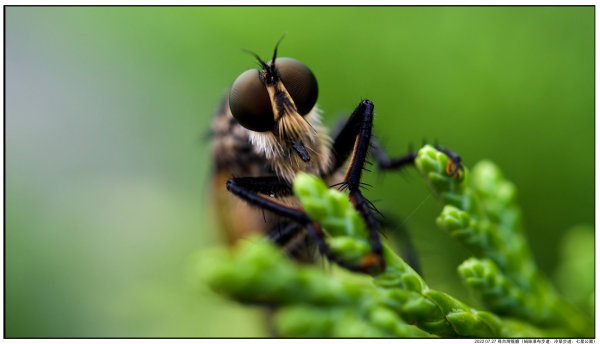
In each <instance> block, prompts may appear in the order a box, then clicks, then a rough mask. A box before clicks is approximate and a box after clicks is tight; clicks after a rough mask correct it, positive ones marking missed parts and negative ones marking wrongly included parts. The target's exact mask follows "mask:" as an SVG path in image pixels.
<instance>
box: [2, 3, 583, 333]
mask: <svg viewBox="0 0 600 344" xmlns="http://www.w3.org/2000/svg"><path fill="white" fill-rule="evenodd" d="M5 14H6V15H5V26H6V33H5V34H6V41H5V44H6V45H5V49H6V50H5V54H6V75H5V77H6V88H5V92H6V98H5V100H6V103H5V105H6V117H5V119H6V138H5V139H6V141H5V144H6V146H5V147H6V184H5V186H6V203H5V206H6V227H5V231H6V232H5V234H6V236H5V238H6V239H5V249H6V250H5V258H6V260H5V264H6V275H5V278H6V284H5V286H6V289H5V293H6V295H5V296H6V299H5V300H6V304H5V307H6V309H5V321H6V328H5V334H6V335H7V336H9V337H20V336H26V337H37V336H40V337H49V336H59V337H67V336H79V337H81V336H93V337H101V336H113V337H114V336H119V337H120V336H153V337H157V336H169V337H171V336H174V337H179V336H202V337H207V336H208V337H210V336H260V335H266V331H265V330H264V329H263V327H262V326H261V322H260V320H261V315H260V314H261V313H260V312H258V311H257V310H253V309H247V308H243V307H241V306H238V305H236V304H234V303H232V302H229V301H226V300H223V299H221V298H220V297H219V296H218V295H217V294H214V293H212V292H211V291H209V290H207V289H206V287H204V286H202V285H201V284H199V283H198V282H197V281H195V280H194V278H193V276H192V275H190V274H189V273H187V271H188V269H189V261H190V257H191V256H192V255H193V254H194V252H203V251H202V250H203V249H206V248H207V247H209V246H214V245H216V244H218V242H219V236H218V233H215V232H214V226H213V218H212V217H211V214H210V212H209V211H208V209H207V206H208V205H209V202H210V198H209V197H208V190H209V181H210V171H211V160H210V159H211V158H210V147H209V144H208V143H207V142H206V141H205V140H203V139H202V137H203V136H204V135H205V134H206V133H207V131H208V129H209V125H210V121H211V116H212V114H213V113H214V111H215V109H216V107H217V105H218V103H219V100H220V98H221V97H222V96H223V94H224V92H226V90H227V88H228V87H229V85H230V84H231V82H232V81H233V80H234V79H235V77H237V75H238V74H239V73H241V72H242V71H244V70H246V69H248V68H253V67H255V61H254V59H253V58H252V57H251V56H250V55H248V54H245V53H243V52H242V51H241V49H242V48H246V49H250V50H253V51H256V52H257V53H259V54H260V55H261V56H263V57H265V58H268V57H270V56H271V53H272V49H273V46H274V44H275V42H276V41H277V39H278V38H279V37H280V36H281V35H282V34H283V33H287V36H286V38H285V39H284V41H283V42H282V44H281V47H280V54H281V55H282V56H291V57H295V58H297V59H299V60H301V61H303V62H305V63H306V64H307V65H308V66H310V67H311V68H312V70H313V72H314V73H315V74H316V76H317V78H318V81H319V88H320V95H319V104H320V106H321V107H322V108H323V109H324V111H325V112H324V116H325V122H326V123H329V124H331V123H334V122H335V120H336V119H337V118H339V117H341V116H345V115H347V114H348V113H349V112H351V111H352V110H353V107H354V106H355V105H356V104H358V102H359V101H360V99H361V98H369V99H371V100H373V101H374V102H375V104H376V110H377V115H376V125H375V131H376V133H377V135H378V136H379V137H380V138H381V140H382V141H383V143H384V144H385V147H386V148H387V149H388V151H389V152H390V153H392V154H400V153H404V152H406V150H407V148H408V144H409V143H413V144H415V145H420V143H421V141H422V139H423V138H426V139H428V140H429V141H430V142H431V141H433V140H434V139H437V140H439V142H441V143H443V144H444V145H446V146H448V147H451V148H452V149H453V150H455V151H457V152H460V153H461V155H462V157H463V160H464V161H465V163H466V164H467V165H472V164H474V163H475V162H477V161H479V160H480V159H483V158H489V159H491V160H493V161H495V162H496V163H498V164H499V166H501V168H502V169H503V171H504V173H505V174H506V175H507V176H508V177H509V178H510V179H512V180H513V181H514V182H515V183H516V184H517V186H518V190H519V199H520V203H521V205H522V207H523V211H524V215H525V218H524V220H525V224H526V228H527V230H528V233H527V235H528V237H529V239H530V243H531V246H532V247H533V250H534V253H535V256H536V258H537V260H538V262H539V266H540V268H541V269H542V270H543V271H544V272H545V273H546V274H548V275H549V276H553V275H554V273H555V270H556V267H557V266H558V265H559V260H560V254H559V249H560V241H561V238H562V237H563V235H564V234H565V232H566V230H567V229H568V228H569V227H571V226H573V225H577V224H589V225H592V224H593V223H594V8H593V7H318V8H317V7H241V8H229V7H178V8H169V7H146V8H144V7H134V8H132V7H118V8H111V7H86V8H77V7H68V8H66V7H63V8H61V7H43V8H32V7H27V8H24V7H9V8H6V13H5ZM365 181H366V182H368V183H371V184H374V185H375V187H374V188H373V189H372V190H371V191H369V192H368V196H369V197H370V198H371V199H373V200H376V201H377V203H376V204H377V206H378V207H379V208H380V209H381V210H383V211H387V212H391V213H394V214H396V216H397V217H399V218H400V219H401V221H402V223H404V224H405V225H406V227H407V228H408V230H409V232H410V234H411V236H412V240H413V242H414V243H415V245H416V247H417V249H418V252H419V254H420V259H421V262H422V265H423V273H424V277H425V279H426V280H427V281H428V283H429V284H430V285H431V286H432V287H433V288H436V289H440V290H444V291H447V292H449V293H451V294H453V295H454V296H457V297H461V298H463V299H465V300H467V301H468V302H471V303H472V304H474V305H477V300H476V299H475V298H474V297H473V295H471V294H469V293H468V292H467V291H466V289H465V287H464V286H463V285H462V284H461V282H460V281H459V279H458V277H457V274H456V266H457V265H458V264H459V263H460V262H461V261H462V260H463V259H465V258H466V257H467V256H468V253H467V252H466V251H465V250H464V249H463V248H461V247H460V246H459V245H458V244H457V243H455V242H454V241H452V240H451V239H450V238H449V237H448V235H447V234H446V233H444V232H442V231H441V230H439V229H438V228H436V227H435V224H434V219H435V217H436V216H437V214H438V212H439V210H440V206H439V204H438V203H437V202H436V200H435V198H434V197H430V196H429V191H428V189H427V188H426V186H425V184H424V182H423V181H422V180H421V179H420V178H419V177H418V176H417V174H416V172H414V171H409V172H408V173H406V174H403V175H401V174H388V175H385V176H384V175H378V174H377V173H370V174H368V175H367V176H366V180H365ZM588 232H590V233H591V230H589V228H588ZM585 241H586V240H583V242H585ZM588 241H589V240H588ZM588 244H589V245H588V248H587V249H588V252H590V251H589V250H592V246H591V245H593V244H592V243H591V242H590V243H588ZM588 264H589V269H586V268H584V269H583V271H584V272H587V273H588V274H589V275H590V276H593V271H594V270H593V264H592V262H591V261H590V262H589V263H588ZM591 278H593V277H591Z"/></svg>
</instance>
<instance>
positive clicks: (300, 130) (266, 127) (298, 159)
mask: <svg viewBox="0 0 600 344" xmlns="http://www.w3.org/2000/svg"><path fill="white" fill-rule="evenodd" d="M259 61H260V63H261V65H262V69H261V70H256V69H250V70H247V71H245V72H243V73H242V74H241V75H240V76H239V77H238V78H237V79H236V80H235V81H234V83H233V86H232V87H231V91H230V93H229V106H230V110H231V113H232V115H233V117H234V118H235V119H236V120H237V122H238V123H239V124H240V125H242V126H243V127H245V128H246V129H248V130H250V135H249V136H250V141H251V143H252V144H253V145H254V146H255V147H256V148H257V149H258V151H259V152H261V153H263V154H264V155H265V156H266V158H267V159H269V160H270V161H272V162H273V165H274V169H275V170H276V172H278V174H279V175H281V176H282V177H284V179H287V180H290V181H291V180H292V179H293V176H294V175H295V172H296V171H298V170H303V171H307V172H311V173H314V174H321V173H322V172H323V171H325V170H326V169H327V167H328V165H329V160H330V159H329V154H328V151H329V141H330V140H329V139H328V137H327V136H326V135H325V134H324V130H323V129H322V127H321V125H320V115H319V111H318V109H317V107H316V102H317V96H318V85H317V79H316V78H315V76H314V74H313V73H312V71H311V70H310V69H309V68H308V67H307V66H306V65H305V64H303V63H302V62H300V61H297V60H295V59H292V58H286V57H283V58H275V57H274V58H273V59H272V61H271V62H270V63H265V62H263V61H262V60H259Z"/></svg>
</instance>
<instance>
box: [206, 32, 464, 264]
mask: <svg viewBox="0 0 600 344" xmlns="http://www.w3.org/2000/svg"><path fill="white" fill-rule="evenodd" d="M280 41H281V40H280ZM278 46H279V42H278V43H277V44H276V46H275V49H274V52H273V57H272V58H271V60H270V61H268V62H267V61H264V60H263V59H261V58H260V57H259V56H258V55H256V54H254V53H252V54H253V55H254V57H255V58H256V60H257V61H258V63H259V65H260V68H259V69H250V70H247V71H245V72H243V73H242V74H241V75H240V76H239V77H238V78H237V79H236V80H235V81H234V82H233V85H232V87H231V89H230V91H229V94H228V96H226V97H225V98H224V99H223V101H222V104H221V106H220V107H219V110H218V111H217V114H216V117H215V119H214V122H213V126H212V130H213V137H214V141H213V160H214V163H215V166H214V169H215V170H214V179H213V180H214V185H213V187H214V197H215V202H214V204H215V206H216V208H217V209H216V211H217V212H218V214H217V215H218V216H217V217H218V218H219V219H220V221H221V226H222V228H223V230H224V232H225V233H226V237H227V239H228V241H229V242H230V243H233V242H235V241H237V240H238V239H239V238H242V237H245V236H247V235H248V234H250V233H255V232H259V233H266V235H267V236H268V237H269V238H270V239H271V240H273V241H274V242H275V243H277V244H279V245H280V246H283V247H285V248H286V249H287V250H288V252H294V250H295V248H296V247H299V246H301V244H302V243H304V242H306V241H307V240H308V241H309V242H312V243H314V244H316V247H317V248H318V249H319V251H320V252H321V254H323V255H324V256H325V257H327V258H328V259H329V260H331V261H333V262H335V263H337V264H339V265H341V266H343V267H345V268H348V269H351V270H354V271H362V272H369V271H373V270H382V269H383V268H384V266H385V262H384V261H383V258H382V245H381V242H380V238H379V234H378V230H379V229H380V223H379V221H378V220H377V218H376V216H375V211H374V209H373V207H372V204H371V203H370V202H369V200H367V198H365V196H364V195H363V193H362V191H361V176H362V172H363V167H364V165H365V162H366V159H367V155H369V153H370V155H371V157H372V158H374V159H375V161H376V163H377V166H378V167H379V168H380V169H382V170H395V169H400V168H402V167H405V166H411V165H413V164H414V161H415V158H416V152H409V153H408V154H406V155H404V156H401V157H399V158H395V159H390V158H389V157H388V156H387V154H386V153H385V152H384V151H383V150H382V149H381V148H380V146H379V145H378V144H377V143H376V142H375V140H374V139H373V136H372V133H371V131H372V127H373V117H374V112H373V110H374V104H373V103H372V102H371V101H370V100H366V99H365V100H362V101H360V103H359V104H358V106H357V107H356V109H355V110H354V112H353V113H352V114H351V115H350V117H349V118H348V119H347V120H346V121H345V123H343V124H342V125H341V126H340V129H339V130H338V132H337V134H336V135H335V137H334V138H333V139H332V138H330V137H329V136H328V134H327V132H326V129H325V128H324V126H323V125H322V124H321V115H320V110H319V108H318V107H317V106H316V101H317V95H318V85H317V79H316V78H315V76H314V74H313V73H312V71H311V70H310V69H309V68H308V67H307V66H306V65H305V64H303V63H302V62H300V61H297V60H295V59H292V58H286V57H282V58H278V57H277V49H278ZM445 153H446V154H447V155H448V156H449V158H450V161H451V163H452V164H453V166H452V167H450V168H449V172H451V174H452V175H454V174H455V173H458V172H459V171H460V169H461V168H462V166H461V164H460V158H459V157H458V155H456V154H455V153H453V152H451V151H445ZM300 171H304V172H307V173H311V174H314V175H318V176H320V177H321V178H323V179H325V180H326V181H327V182H328V183H329V185H337V186H340V187H341V188H343V189H347V190H348V196H349V198H350V200H351V202H352V204H353V206H354V207H355V208H356V210H357V211H358V213H359V214H360V215H361V217H362V218H363V219H364V221H365V223H366V225H367V227H368V229H369V231H370V233H371V234H370V245H371V253H370V254H369V255H367V256H366V257H364V258H363V259H362V261H360V262H359V263H358V264H349V263H348V262H344V261H342V260H340V259H338V258H337V257H336V256H335V254H333V252H331V250H330V249H329V247H328V245H327V243H326V240H325V237H324V233H323V231H322V230H321V228H320V227H319V225H318V224H317V223H315V222H314V221H312V220H311V219H310V217H309V216H308V215H307V214H306V213H304V211H303V210H302V208H301V206H300V205H299V203H298V201H297V200H296V199H295V198H294V197H293V193H292V187H291V185H292V182H293V180H294V177H295V175H296V173H298V172H300ZM225 189H226V190H228V191H229V193H227V192H225Z"/></svg>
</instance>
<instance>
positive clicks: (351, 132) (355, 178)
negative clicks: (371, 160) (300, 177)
mask: <svg viewBox="0 0 600 344" xmlns="http://www.w3.org/2000/svg"><path fill="white" fill-rule="evenodd" d="M373 109H374V104H373V103H372V102H371V101H370V100H363V101H361V102H360V104H358V106H357V107H356V109H355V110H354V112H353V113H352V115H350V118H349V119H348V121H347V122H346V123H345V125H344V126H343V127H342V129H341V130H340V132H339V133H338V135H337V136H336V138H335V140H334V142H333V147H332V148H333V157H334V164H333V166H334V167H333V168H334V170H336V169H338V168H339V167H341V165H342V164H343V163H344V161H346V160H347V159H348V158H350V159H351V160H350V164H349V166H348V169H347V170H346V175H345V178H344V182H343V183H342V186H343V187H345V188H347V189H348V191H349V197H350V200H351V201H352V204H353V205H354V208H355V209H356V210H357V211H358V213H359V214H360V215H361V216H362V218H363V219H364V220H365V223H366V225H367V227H368V229H369V233H370V242H371V249H372V251H373V253H374V256H373V257H372V259H374V260H376V261H377V264H379V265H380V266H381V267H383V266H384V262H383V259H382V251H383V246H382V245H381V240H380V239H379V232H378V229H379V228H380V224H379V221H377V219H376V218H375V214H374V212H373V210H374V207H373V205H372V203H371V202H370V201H369V200H367V199H366V198H365V196H364V195H363V194H362V192H361V191H360V179H361V176H362V171H363V169H364V165H365V161H366V158H367V153H368V151H369V146H370V142H371V132H372V128H373Z"/></svg>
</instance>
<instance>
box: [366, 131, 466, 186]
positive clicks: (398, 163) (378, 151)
mask: <svg viewBox="0 0 600 344" xmlns="http://www.w3.org/2000/svg"><path fill="white" fill-rule="evenodd" d="M435 148H436V149H437V150H438V151H440V152H442V153H444V154H446V156H447V157H448V158H449V163H448V166H446V173H447V174H448V175H450V176H452V177H455V178H457V179H458V178H461V176H462V173H461V171H462V169H463V165H462V162H461V158H460V155H458V153H456V152H453V151H451V150H449V149H447V148H444V147H442V146H440V145H435ZM371 156H372V157H373V158H374V159H375V161H377V166H378V167H379V168H380V169H381V170H384V171H388V170H401V169H402V168H404V167H407V166H414V164H415V159H416V158H417V152H416V151H414V152H408V153H407V154H405V155H402V156H399V157H396V158H390V157H389V156H388V155H387V153H386V152H385V150H384V149H383V148H382V147H381V145H380V144H379V142H378V141H377V140H376V139H375V138H373V139H372V140H371Z"/></svg>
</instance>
